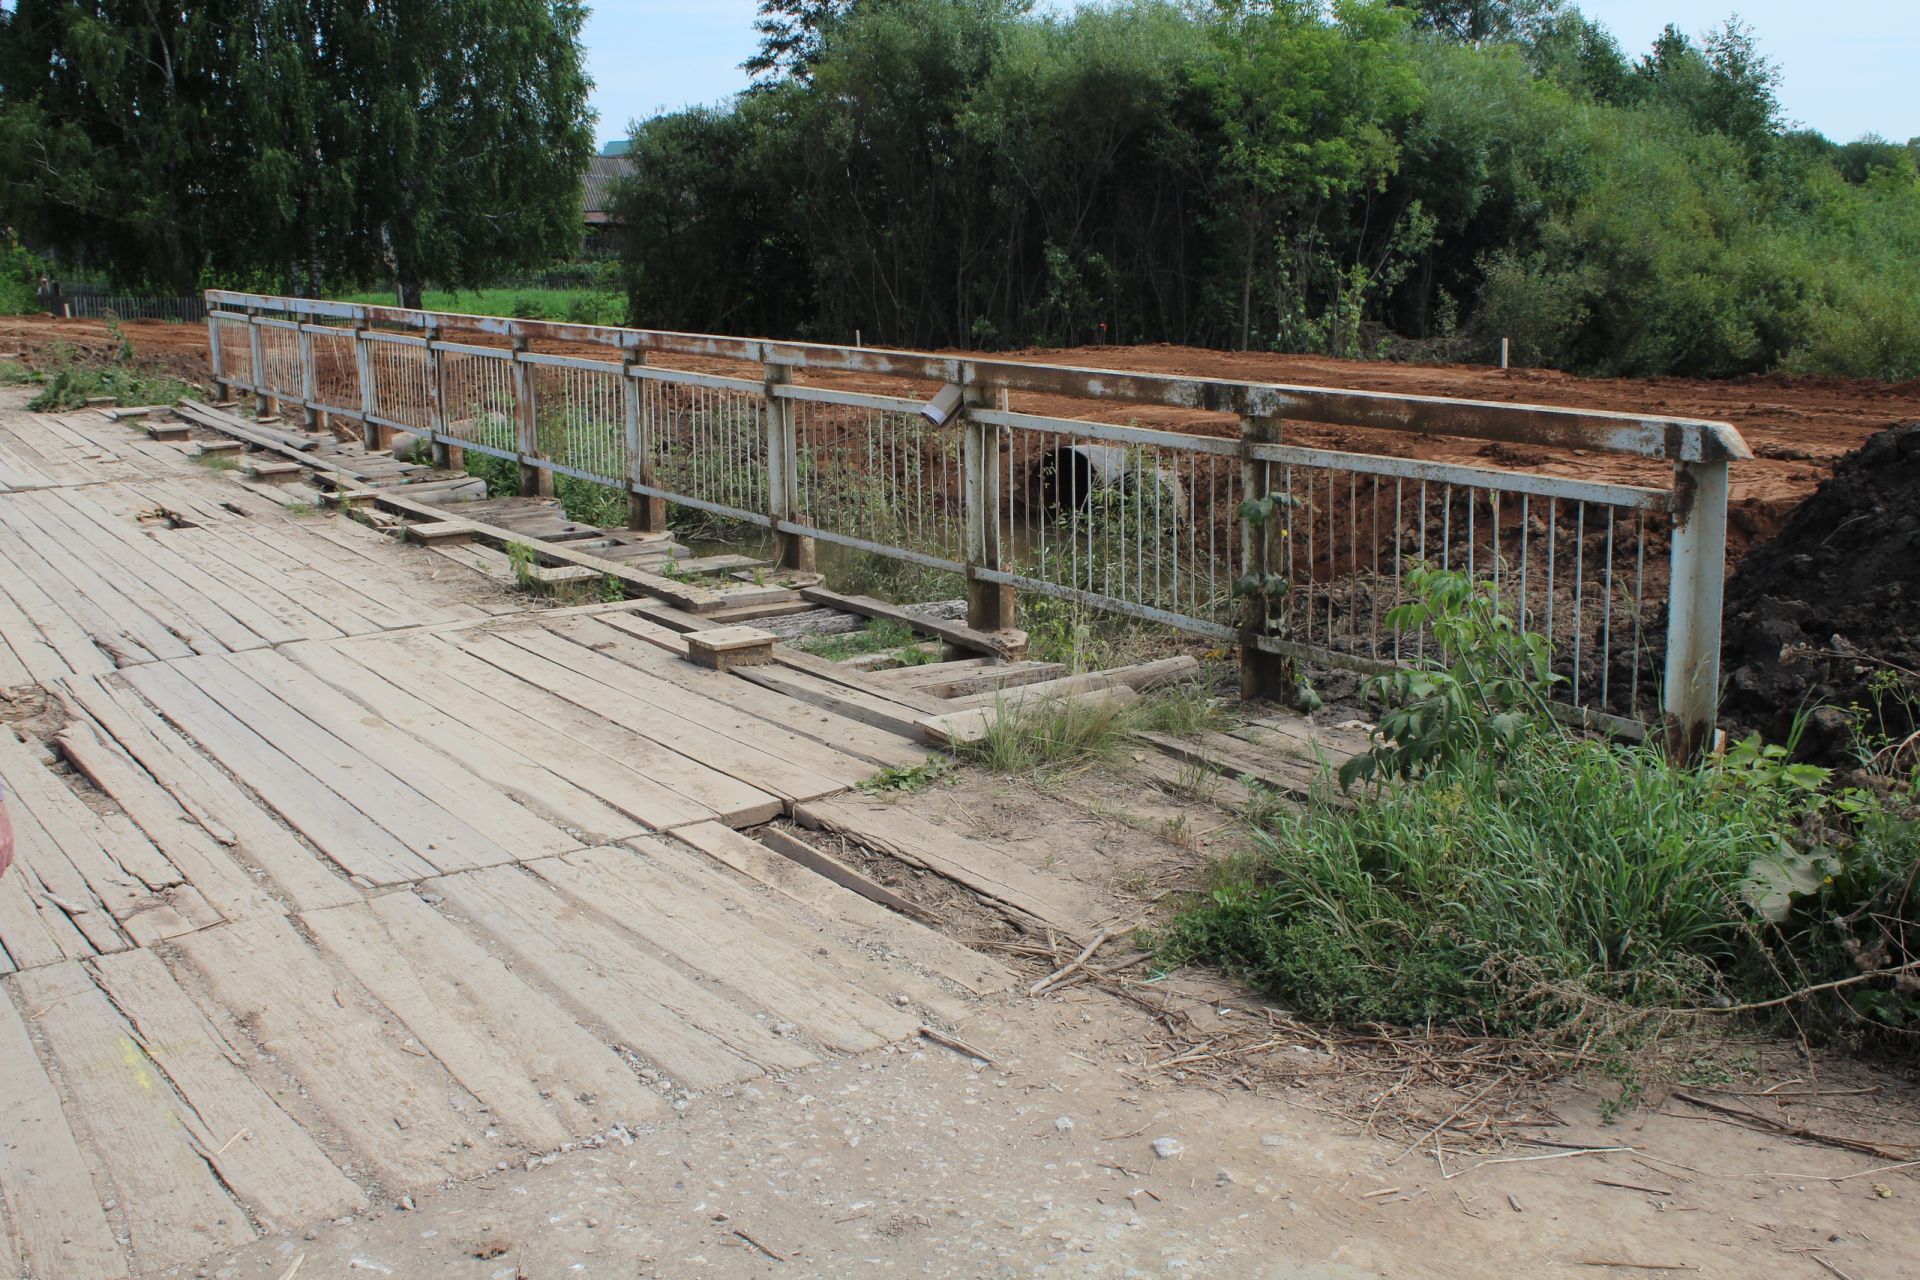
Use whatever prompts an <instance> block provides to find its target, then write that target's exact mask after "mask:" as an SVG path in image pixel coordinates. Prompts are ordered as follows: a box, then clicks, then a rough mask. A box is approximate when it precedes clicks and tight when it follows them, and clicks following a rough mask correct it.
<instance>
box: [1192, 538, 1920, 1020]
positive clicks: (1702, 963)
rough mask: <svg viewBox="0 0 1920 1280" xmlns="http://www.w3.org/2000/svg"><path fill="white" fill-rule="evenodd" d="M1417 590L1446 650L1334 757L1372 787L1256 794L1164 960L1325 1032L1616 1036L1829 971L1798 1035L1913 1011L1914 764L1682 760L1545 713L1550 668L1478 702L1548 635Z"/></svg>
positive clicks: (1428, 589)
mask: <svg viewBox="0 0 1920 1280" xmlns="http://www.w3.org/2000/svg"><path fill="white" fill-rule="evenodd" d="M1410 582H1412V583H1414V584H1415V585H1416V587H1417V588H1419V589H1421V590H1423V591H1424V593H1425V594H1424V599H1423V601H1422V602H1421V603H1422V608H1421V610H1420V612H1421V616H1422V617H1425V618H1427V619H1429V620H1430V621H1431V623H1432V625H1433V626H1434V627H1435V629H1436V631H1444V633H1445V634H1446V635H1447V636H1448V637H1449V639H1448V644H1449V646H1450V648H1451V649H1452V650H1453V652H1454V654H1455V655H1456V657H1455V662H1454V665H1453V666H1452V667H1451V668H1442V667H1440V666H1439V665H1438V664H1437V663H1433V664H1430V665H1429V666H1428V667H1427V668H1426V669H1424V670H1423V671H1421V672H1419V673H1417V678H1408V677H1407V676H1406V675H1404V674H1403V675H1401V676H1397V677H1393V678H1389V679H1386V680H1383V681H1380V682H1377V683H1376V684H1375V685H1374V686H1373V691H1374V692H1375V693H1376V694H1386V695H1390V696H1394V697H1396V698H1397V699H1398V700H1399V705H1398V706H1397V707H1395V708H1394V709H1392V710H1390V711H1389V712H1388V714H1386V715H1385V716H1383V718H1382V723H1383V725H1388V726H1392V731H1391V732H1392V734H1393V737H1392V740H1390V741H1383V742H1380V743H1378V744H1376V746H1375V748H1374V749H1373V751H1372V752H1370V753H1369V754H1368V756H1366V757H1363V759H1364V760H1366V761H1367V763H1368V766H1369V767H1367V768H1363V769H1359V770H1352V771H1348V776H1349V777H1353V776H1358V777H1367V778H1370V779H1371V780H1372V782H1373V787H1372V790H1371V791H1370V792H1369V793H1368V794H1367V795H1365V796H1363V797H1361V798H1359V802H1358V803H1351V804H1336V803H1334V792H1333V787H1332V783H1333V781H1334V780H1333V779H1332V778H1331V777H1330V778H1329V779H1328V783H1329V786H1328V788H1327V790H1326V791H1325V792H1324V793H1322V794H1321V795H1319V796H1317V797H1316V798H1314V799H1312V800H1311V801H1309V802H1308V803H1307V804H1306V805H1305V806H1304V807H1302V808H1293V807H1287V806H1272V807H1268V808H1265V809H1264V810H1263V812H1262V814H1261V826H1260V827H1259V829H1257V830H1256V831H1255V832H1254V833H1253V835H1252V837H1251V844H1250V847H1249V848H1247V849H1245V850H1244V851H1242V852H1241V853H1239V854H1238V855H1236V856H1234V857H1233V858H1231V859H1229V860H1227V861H1225V862H1223V863H1222V864H1221V865H1220V866H1219V867H1218V868H1217V869H1216V873H1215V881H1214V884H1213V886H1212V888H1211V891H1210V892H1208V893H1206V894H1205V895H1202V896H1200V897H1199V898H1197V899H1196V900H1195V901H1194V902H1192V903H1191V904H1190V905H1189V906H1188V907H1187V908H1186V909H1185V910H1184V911H1183V912H1182V913H1181V914H1180V916H1179V917H1178V918H1177V919H1176V920H1175V922H1174V923H1173V924H1172V925H1171V926H1170V927H1169V928H1168V929H1167V930H1166V931H1165V932H1164V934H1163V935H1162V937H1161V938H1160V939H1159V945H1160V949H1161V958H1162V960H1163V962H1165V963H1167V964H1180V963H1187V962H1192V961H1200V962H1205V963H1210V964H1215V965H1218V966H1220V967H1221V968H1224V969H1226V970H1227V971H1229V972H1230V973H1233V974H1234V975H1236V976H1238V977H1240V978H1242V979H1244V980H1246V981H1247V982H1249V983H1251V984H1252V985H1254V986H1256V987H1258V988H1259V989H1261V990H1263V991H1265V992H1267V993H1269V994H1271V995H1273V996H1275V997H1277V998H1279V999H1281V1000H1283V1001H1285V1002H1287V1003H1288V1004H1289V1005H1290V1006H1291V1007H1293V1008H1295V1009H1297V1010H1299V1011H1301V1012H1303V1013H1305V1014H1308V1015H1310V1016H1312V1017H1316V1018H1321V1019H1326V1020H1331V1021H1340V1022H1356V1023H1366V1022H1381V1021H1385V1022H1409V1023H1423V1022H1434V1021H1437V1022H1444V1023H1449V1024H1454V1025H1465V1026H1469V1027H1472V1028H1475V1029H1481V1030H1487V1031H1493V1032H1502V1033H1511V1032H1521V1031H1538V1030H1543V1029H1553V1030H1555V1031H1556V1032H1564V1031H1568V1030H1570V1029H1575V1028H1578V1029H1580V1034H1582V1035H1586V1034H1588V1032H1589V1029H1591V1028H1592V1027H1593V1026H1594V1025H1595V1019H1603V1020H1605V1021H1604V1022H1603V1023H1602V1025H1610V1026H1613V1027H1615V1028H1616V1029H1617V1028H1618V1027H1620V1026H1623V1025H1631V1024H1632V1022H1633V1019H1632V1018H1627V1019H1625V1020H1624V1021H1619V1020H1614V1019H1613V1018H1612V1015H1613V1014H1616V1013H1619V1012H1622V1011H1625V1010H1632V1009H1640V1010H1648V1009H1667V1008H1673V1007H1680V1008H1702V1007H1714V1006H1721V1007H1724V1006H1726V1005H1729V1004H1736V1005H1737V1004H1743V1003H1751V1002H1765V1001H1772V1000H1777V999H1781V998H1783V997H1787V996H1789V995H1790V994H1792V993H1794V992H1796V991H1800V990H1803V989H1804V988H1807V987H1814V986H1819V985H1821V984H1824V983H1828V982H1835V981H1839V982H1844V983H1846V984H1847V991H1846V994H1845V996H1844V997H1838V998H1836V997H1831V996H1828V995H1823V996H1822V998H1821V1001H1815V1002H1812V1003H1805V1002H1800V1003H1799V1007H1798V1011H1799V1013H1800V1015H1801V1017H1802V1025H1803V1027H1804V1026H1811V1025H1814V1024H1815V1023H1816V1022H1817V1023H1819V1024H1821V1025H1824V1026H1826V1027H1828V1028H1830V1029H1860V1028H1864V1027H1868V1026H1879V1027H1886V1026H1895V1027H1904V1026H1909V1025H1920V984H1916V983H1915V982H1914V981H1913V971H1912V970H1911V969H1908V970H1905V971H1902V968H1901V967H1902V966H1903V965H1910V964H1911V963H1912V961H1913V957H1914V955H1915V953H1916V951H1920V945H1917V944H1920V909H1916V907H1915V905H1914V904H1913V903H1912V901H1911V898H1912V896H1913V895H1912V892H1911V887H1912V885H1913V884H1914V883H1915V880H1916V877H1920V821H1916V818H1917V817H1920V774H1916V776H1915V777H1913V778H1911V779H1901V780H1894V779H1882V780H1880V781H1879V783H1878V784H1876V786H1875V787H1874V788H1859V787H1848V788H1837V787H1835V786H1833V779H1832V777H1831V775H1830V774H1829V773H1828V771H1826V770H1823V769H1818V768H1814V767H1811V766H1807V765H1797V764H1794V763H1792V762H1791V759H1790V754H1789V751H1788V749H1787V748H1785V747H1780V746H1762V745H1761V744H1760V743H1759V741H1758V740H1757V739H1754V740H1749V741H1747V742H1744V743H1741V744H1739V745H1738V746H1737V747H1735V748H1734V749H1732V750H1729V751H1728V752H1726V753H1725V754H1723V755H1722V756H1719V757H1716V758H1714V759H1710V760H1707V761H1704V762H1701V763H1698V764H1680V763H1675V762H1673V761H1671V760H1669V759H1668V758H1667V757H1666V755H1665V754H1664V753H1662V752H1661V751H1659V750H1657V749H1655V748H1653V747H1646V746H1629V745H1624V744H1621V743H1618V742H1613V741H1608V740H1603V739H1599V738H1591V737H1584V736H1580V735H1577V734H1574V733H1573V732H1571V731H1569V730H1567V729H1565V728H1563V727H1562V726H1560V725H1558V724H1557V723H1555V722H1554V721H1553V720H1552V719H1550V718H1549V717H1548V716H1546V715H1544V714H1541V713H1540V712H1538V711H1537V710H1534V709H1533V706H1532V704H1533V703H1534V702H1535V701H1536V698H1537V696H1538V695H1540V694H1542V693H1544V688H1545V681H1544V678H1542V679H1539V680H1538V681H1537V683H1536V684H1535V686H1534V687H1532V688H1530V689H1528V690H1526V691H1524V696H1522V694H1521V693H1519V692H1515V691H1512V690H1510V691H1509V694H1511V696H1501V697H1499V698H1494V699H1491V700H1489V699H1487V698H1484V697H1481V696H1479V695H1477V694H1473V695H1470V694H1469V692H1468V691H1467V690H1465V689H1463V688H1461V687H1460V685H1459V684H1458V681H1459V680H1461V679H1463V678H1464V676H1463V675H1462V674H1461V673H1465V672H1471V671H1475V670H1480V669H1482V668H1487V669H1493V668H1500V669H1504V670H1506V671H1508V672H1509V673H1511V674H1510V676H1509V678H1511V679H1517V680H1521V681H1522V682H1525V680H1526V677H1525V675H1524V671H1525V669H1526V668H1527V667H1529V666H1531V663H1521V664H1518V665H1509V664H1508V663H1507V661H1506V660H1504V659H1502V658H1501V655H1502V654H1503V653H1505V654H1506V655H1508V657H1509V658H1511V657H1512V655H1513V654H1515V653H1516V652H1518V653H1521V654H1522V655H1523V656H1526V657H1533V656H1538V654H1537V653H1536V650H1538V649H1539V646H1541V645H1543V644H1544V642H1543V641H1540V640H1539V638H1538V637H1532V636H1525V635H1523V634H1521V633H1519V632H1517V631H1516V630H1515V629H1514V628H1513V626H1512V624H1511V622H1510V621H1509V620H1506V619H1503V618H1501V617H1499V616H1498V615H1497V613H1489V612H1487V611H1486V610H1485V609H1483V608H1482V607H1481V606H1482V605H1483V604H1484V603H1485V602H1484V601H1483V600H1481V599H1480V598H1479V596H1478V594H1477V593H1476V592H1475V591H1474V590H1473V589H1472V588H1471V587H1470V586H1468V585H1467V584H1465V583H1464V582H1463V581H1462V580H1460V577H1459V575H1446V574H1428V575H1425V576H1424V577H1420V576H1416V577H1414V578H1410ZM1398 612H1400V611H1396V613H1398ZM1463 651H1471V652H1472V653H1473V654H1475V655H1477V656H1475V657H1473V658H1470V659H1463V658H1460V657H1459V655H1460V654H1461V653H1462V652H1463ZM1539 669H1540V670H1544V664H1542V665H1541V666H1540V668H1539ZM1496 722H1497V725H1498V727H1497V728H1496V727H1495V725H1496ZM1855 984H1858V985H1855ZM1610 1034H1611V1033H1610Z"/></svg>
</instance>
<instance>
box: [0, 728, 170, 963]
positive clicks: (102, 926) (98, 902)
mask: <svg viewBox="0 0 1920 1280" xmlns="http://www.w3.org/2000/svg"><path fill="white" fill-rule="evenodd" d="M0 744H5V746H11V747H12V748H13V749H12V751H6V750H5V749H4V747H0V759H4V761H5V765H4V767H5V770H6V773H5V776H6V778H7V779H8V782H9V785H11V784H12V782H13V779H14V778H15V777H16V776H17V777H22V778H25V777H28V776H29V775H28V773H27V770H28V769H37V768H39V766H38V765H37V764H33V763H32V762H31V761H30V759H29V758H28V757H27V756H26V755H25V753H24V752H23V751H21V750H20V748H19V746H18V744H17V743H15V742H14V739H13V735H12V732H11V731H10V730H8V729H5V728H0ZM23 761H25V762H26V767H25V768H22V767H21V764H22V762H23ZM8 809H9V816H10V817H11V818H12V819H13V827H14V837H15V849H14V856H15V863H14V867H13V871H12V872H11V873H10V874H15V875H20V876H22V877H23V878H24V880H25V884H26V888H27V890H28V896H29V898H30V899H31V900H32V901H33V902H34V904H35V906H36V907H37V908H38V909H39V911H40V914H41V920H42V923H43V924H45V925H46V926H47V928H48V930H49V931H50V932H51V933H52V935H53V936H54V937H55V938H57V939H59V941H60V944H61V947H62V949H63V950H64V951H66V953H67V954H68V955H69V956H76V957H77V956H80V955H90V954H92V953H93V952H95V951H124V950H125V949H126V947H127V945H128V943H127V939H126V937H125V935H124V934H122V933H121V932H120V929H119V928H118V927H117V925H116V921H117V920H118V919H121V918H124V917H125V916H128V915H131V914H132V904H133V903H135V902H136V901H138V900H139V899H140V898H142V897H144V896H145V894H144V891H137V890H136V889H135V888H134V885H135V883H136V882H135V881H134V880H133V878H132V877H131V876H128V877H125V878H124V880H117V879H115V878H113V877H111V876H109V874H108V873H107V871H106V868H105V867H104V866H103V865H100V864H101V863H103V862H104V861H105V859H104V858H103V857H101V856H100V855H99V853H98V850H97V848H96V849H95V850H94V854H95V859H94V860H93V861H91V862H89V861H88V860H87V858H86V857H85V855H84V854H81V855H80V856H81V860H82V863H83V865H85V866H86V867H87V870H82V869H81V868H80V867H78V866H75V865H74V862H73V858H72V857H71V856H70V855H69V851H68V850H67V849H65V848H63V847H62V846H61V844H60V842H59V841H58V840H57V839H56V838H55V837H54V836H53V835H52V834H51V833H50V832H48V831H47V829H46V828H45V827H44V826H42V825H41V822H40V816H39V812H38V811H36V810H35V809H34V808H31V807H29V806H27V805H25V804H19V805H12V804H10V805H9V806H8ZM89 871H91V872H92V875H91V877H90V876H89V875H88V872H89ZM103 894H104V895H105V898H104V899H103V897H102V896H101V895H103ZM58 916H65V917H66V918H67V919H68V920H70V921H71V922H72V924H73V928H74V929H75V930H77V931H78V932H79V933H80V934H81V936H83V937H84V938H85V939H86V948H85V950H84V951H81V952H76V951H75V950H74V947H73V945H72V939H71V938H70V937H68V936H67V935H66V933H65V931H63V930H62V929H61V928H60V927H59V923H58V919H57V917H58Z"/></svg>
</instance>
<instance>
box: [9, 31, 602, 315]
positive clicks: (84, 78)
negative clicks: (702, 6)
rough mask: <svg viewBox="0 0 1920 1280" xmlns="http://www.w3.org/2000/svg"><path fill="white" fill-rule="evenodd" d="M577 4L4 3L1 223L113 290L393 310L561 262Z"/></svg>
mask: <svg viewBox="0 0 1920 1280" xmlns="http://www.w3.org/2000/svg"><path fill="white" fill-rule="evenodd" d="M585 13H586V10H585V8H584V6H582V5H581V4H579V3H578V2H577V0H410V2H409V3H406V4H387V3H377V2H375V0H195V2H194V3H191V4H188V3H174V4H155V3H150V2H149V0H91V2H89V3H80V4H76V3H72V2H71V0H18V3H16V4H14V5H12V6H10V7H7V8H0V222H4V223H8V224H11V225H12V226H14V227H15V228H17V229H18V231H19V232H20V233H21V235H22V236H23V237H24V238H25V239H26V240H27V241H28V242H29V243H31V244H34V245H35V246H36V247H42V248H49V249H53V250H55V251H57V252H59V253H60V254H61V255H62V256H63V257H65V258H67V259H68V260H70V261H73V262H77V263H81V264H84V265H87V266H90V267H93V268H96V269H99V270H104V271H106V272H108V273H109V274H111V275H112V276H113V277H115V278H116V279H117V280H120V281H123V282H126V283H131V284H149V283H154V284H164V285H166V286H168V287H169V288H171V289H172V290H173V291H174V292H178V293H185V292H190V291H191V290H192V289H193V288H195V287H196V286H197V285H198V284H200V283H202V282H205V281H207V280H209V279H217V280H223V281H230V282H235V283H250V282H259V283H264V284H271V285H275V286H284V287H287V288H290V289H296V290H299V291H302V292H318V291H321V290H323V289H325V288H327V287H328V286H329V285H330V284H331V285H332V286H334V287H338V285H339V284H340V283H342V282H346V283H359V282H362V281H366V280H372V279H378V278H381V277H386V278H389V279H393V280H396V281H397V282H398V283H399V284H400V286H401V289H402V291H403V293H406V294H407V295H409V296H415V295H417V293H418V291H419V288H420V285H421V282H422V281H424V280H426V279H428V278H432V279H435V280H439V281H442V282H445V283H448V284H454V285H470V284H478V283H482V282H484V281H486V280H487V279H488V278H490V277H491V276H493V275H494V274H496V273H497V272H499V271H501V270H505V269H509V268H512V267H516V266H532V265H540V264H543V263H545V262H548V261H551V260H552V259H553V258H555V257H559V256H563V255H565V254H567V253H569V252H571V251H572V249H573V248H575V247H576V246H577V245H578V242H579V237H580V233H581V226H582V224H581V214H580V175H581V173H582V171H583V170H584V168H585V166H586V162H587V159H588V157H589V156H590V155H591V154H592V136H591V129H590V126H591V124H592V114H591V112H590V111H589V109H588V106H587V90H588V88H589V87H590V86H589V81H588V80H587V78H586V74H585V72H584V70H583V68H582V63H581V51H580V26H581V23H582V21H583V20H584V18H585Z"/></svg>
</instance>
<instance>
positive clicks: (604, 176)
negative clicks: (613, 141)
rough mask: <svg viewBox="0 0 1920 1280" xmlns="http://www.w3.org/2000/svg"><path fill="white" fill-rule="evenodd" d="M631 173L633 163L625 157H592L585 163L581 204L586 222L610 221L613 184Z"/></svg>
mask: <svg viewBox="0 0 1920 1280" xmlns="http://www.w3.org/2000/svg"><path fill="white" fill-rule="evenodd" d="M632 173H633V161H632V160H631V159H629V158H627V157H626V156H594V157H593V158H592V159H590V160H588V161H587V176H586V179H585V190H584V191H583V192H582V199H581V203H582V204H583V205H585V206H586V214H587V221H588V222H610V221H612V219H613V188H614V184H615V183H617V182H619V181H620V180H621V179H622V178H625V177H628V176H630V175H631V174H632Z"/></svg>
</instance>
